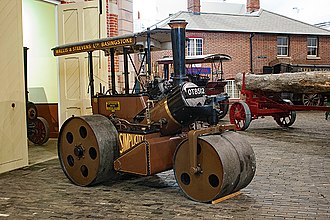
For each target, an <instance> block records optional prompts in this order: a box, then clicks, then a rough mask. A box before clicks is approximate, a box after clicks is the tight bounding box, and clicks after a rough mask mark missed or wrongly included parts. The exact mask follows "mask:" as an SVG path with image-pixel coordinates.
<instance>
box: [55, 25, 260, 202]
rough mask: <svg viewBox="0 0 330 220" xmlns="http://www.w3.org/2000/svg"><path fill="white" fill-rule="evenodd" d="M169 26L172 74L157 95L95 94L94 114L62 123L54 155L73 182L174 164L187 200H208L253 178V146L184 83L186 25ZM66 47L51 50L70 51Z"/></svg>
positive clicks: (211, 100)
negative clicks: (155, 98)
mask: <svg viewBox="0 0 330 220" xmlns="http://www.w3.org/2000/svg"><path fill="white" fill-rule="evenodd" d="M169 25H170V27H171V39H172V51H173V57H174V59H173V60H174V77H173V83H172V86H171V87H170V88H169V89H168V91H166V94H165V95H163V96H162V98H161V99H159V100H151V99H150V96H148V94H147V93H140V94H128V93H126V94H115V93H113V94H111V95H104V94H100V93H99V94H97V95H95V96H93V97H92V109H93V115H90V116H78V117H76V116H73V117H71V118H69V119H67V120H66V121H65V123H64V124H63V125H62V127H61V131H60V134H59V140H58V155H59V160H60V163H61V166H62V169H63V171H64V173H65V175H66V176H67V178H68V179H69V180H70V181H72V182H73V183H74V184H76V185H79V186H91V185H94V184H98V183H102V182H104V181H107V180H110V179H117V176H118V175H120V174H125V173H129V174H135V175H139V176H150V175H155V174H157V173H160V172H163V171H166V170H170V169H173V170H174V175H175V178H176V181H177V183H178V186H179V187H180V188H181V189H182V191H183V193H184V194H185V195H186V196H187V197H188V198H190V199H192V200H195V201H199V202H210V201H212V200H215V199H217V198H220V197H223V196H226V195H229V194H231V193H234V192H236V191H239V190H240V189H242V188H244V187H246V186H248V184H249V183H250V182H251V181H252V179H253V177H254V174H255V170H256V160H255V155H254V152H253V150H252V148H251V146H250V145H249V143H248V142H247V141H245V140H244V138H243V137H242V136H241V135H240V134H238V133H236V132H235V131H234V129H235V125H231V124H221V123H219V114H221V112H219V110H218V109H217V108H215V105H216V103H217V99H216V97H213V96H211V97H210V96H206V95H205V88H203V87H198V86H197V85H195V84H194V83H192V82H188V81H187V77H186V75H185V65H184V61H185V57H184V54H185V53H184V52H185V46H184V45H185V27H186V25H187V23H186V22H185V21H183V20H174V21H171V22H170V23H169ZM109 40H111V38H110V39H106V41H107V42H109ZM101 41H102V39H100V42H98V43H102V42H101ZM122 42H128V41H124V40H123V41H122ZM84 44H85V42H83V43H82V45H84ZM102 45H107V44H102ZM108 45H110V44H108ZM71 46H72V45H67V46H66V45H64V46H61V47H59V48H55V49H54V50H56V49H58V50H60V49H61V50H63V51H65V53H66V54H67V53H68V51H70V47H71ZM74 46H75V47H76V48H77V45H74ZM78 46H79V45H78ZM117 46H118V45H117ZM103 49H104V50H106V49H107V48H103ZM91 66H92V65H91Z"/></svg>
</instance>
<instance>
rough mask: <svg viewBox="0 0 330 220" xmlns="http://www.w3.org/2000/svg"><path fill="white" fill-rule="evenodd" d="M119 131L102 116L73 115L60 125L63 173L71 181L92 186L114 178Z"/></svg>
mask: <svg viewBox="0 0 330 220" xmlns="http://www.w3.org/2000/svg"><path fill="white" fill-rule="evenodd" d="M118 156H119V150H118V132H117V130H116V128H115V126H114V125H113V124H112V122H111V121H110V120H109V119H108V118H106V117H105V116H102V115H90V116H81V117H72V118H70V119H68V120H67V121H65V123H64V124H63V126H62V128H61V131H60V134H59V139H58V157H59V160H60V163H61V166H62V169H63V171H64V173H65V175H66V176H67V177H68V179H69V180H71V181H72V182H73V183H74V184H76V185H80V186H88V185H94V184H97V183H100V182H104V181H106V180H108V179H111V178H113V177H115V171H114V169H113V161H114V160H115V159H116V158H118Z"/></svg>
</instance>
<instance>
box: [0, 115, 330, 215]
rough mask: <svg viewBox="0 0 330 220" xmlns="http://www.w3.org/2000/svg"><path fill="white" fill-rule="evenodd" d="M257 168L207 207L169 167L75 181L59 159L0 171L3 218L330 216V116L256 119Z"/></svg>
mask: <svg viewBox="0 0 330 220" xmlns="http://www.w3.org/2000/svg"><path fill="white" fill-rule="evenodd" d="M240 133H241V134H242V135H244V136H245V138H247V140H248V141H249V142H250V143H251V145H252V147H253V149H254V151H255V154H256V158H257V172H256V176H255V178H254V179H253V181H252V182H251V184H250V185H249V186H248V187H246V188H245V189H243V190H241V194H240V195H239V196H236V197H234V198H231V199H229V200H226V201H224V202H221V203H218V204H215V205H212V204H204V203H198V202H194V201H191V200H189V199H187V198H186V197H185V196H184V195H183V193H182V192H181V191H180V189H179V187H178V185H177V184H176V181H175V178H174V176H173V172H172V171H167V172H163V173H161V174H158V175H156V176H152V177H145V178H143V177H132V176H131V177H125V178H122V180H120V181H114V182H108V183H105V184H101V185H97V186H94V187H87V188H84V187H78V186H75V185H73V184H71V183H70V182H69V180H68V179H67V178H66V177H65V176H64V174H63V172H62V170H61V168H60V165H59V162H58V160H50V161H47V162H44V163H40V164H36V165H33V166H30V167H26V168H23V169H19V170H16V171H11V172H8V173H5V174H1V175H0V186H1V188H0V219H330V121H326V120H325V119H324V113H321V112H319V113H309V112H303V113H298V114H297V121H296V123H295V124H294V125H293V127H292V128H288V129H282V128H279V127H278V126H277V125H276V123H275V121H274V120H272V118H267V117H266V118H264V119H258V120H256V121H253V122H252V123H251V126H250V128H249V129H248V130H247V131H246V132H240Z"/></svg>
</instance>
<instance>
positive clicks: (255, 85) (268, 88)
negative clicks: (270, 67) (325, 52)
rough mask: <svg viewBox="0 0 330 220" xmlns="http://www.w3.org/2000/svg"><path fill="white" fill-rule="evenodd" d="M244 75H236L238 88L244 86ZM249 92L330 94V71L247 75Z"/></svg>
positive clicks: (246, 81) (246, 80)
mask: <svg viewBox="0 0 330 220" xmlns="http://www.w3.org/2000/svg"><path fill="white" fill-rule="evenodd" d="M242 76H243V74H242V73H238V74H237V75H236V79H235V80H236V84H237V86H238V88H239V89H240V88H241V85H242ZM245 85H246V89H247V90H252V91H264V92H292V93H324V92H326V93H328V92H330V71H327V72H296V73H281V74H246V75H245Z"/></svg>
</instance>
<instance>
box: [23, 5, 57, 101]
mask: <svg viewBox="0 0 330 220" xmlns="http://www.w3.org/2000/svg"><path fill="white" fill-rule="evenodd" d="M56 19H57V18H56V5H54V4H51V3H47V2H43V1H40V0H23V42H24V46H25V47H28V48H29V50H28V90H29V99H30V101H33V102H35V103H57V102H58V78H57V64H56V58H55V57H54V56H53V54H52V51H51V48H53V47H54V46H56V44H57V43H56V35H57V34H56Z"/></svg>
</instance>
